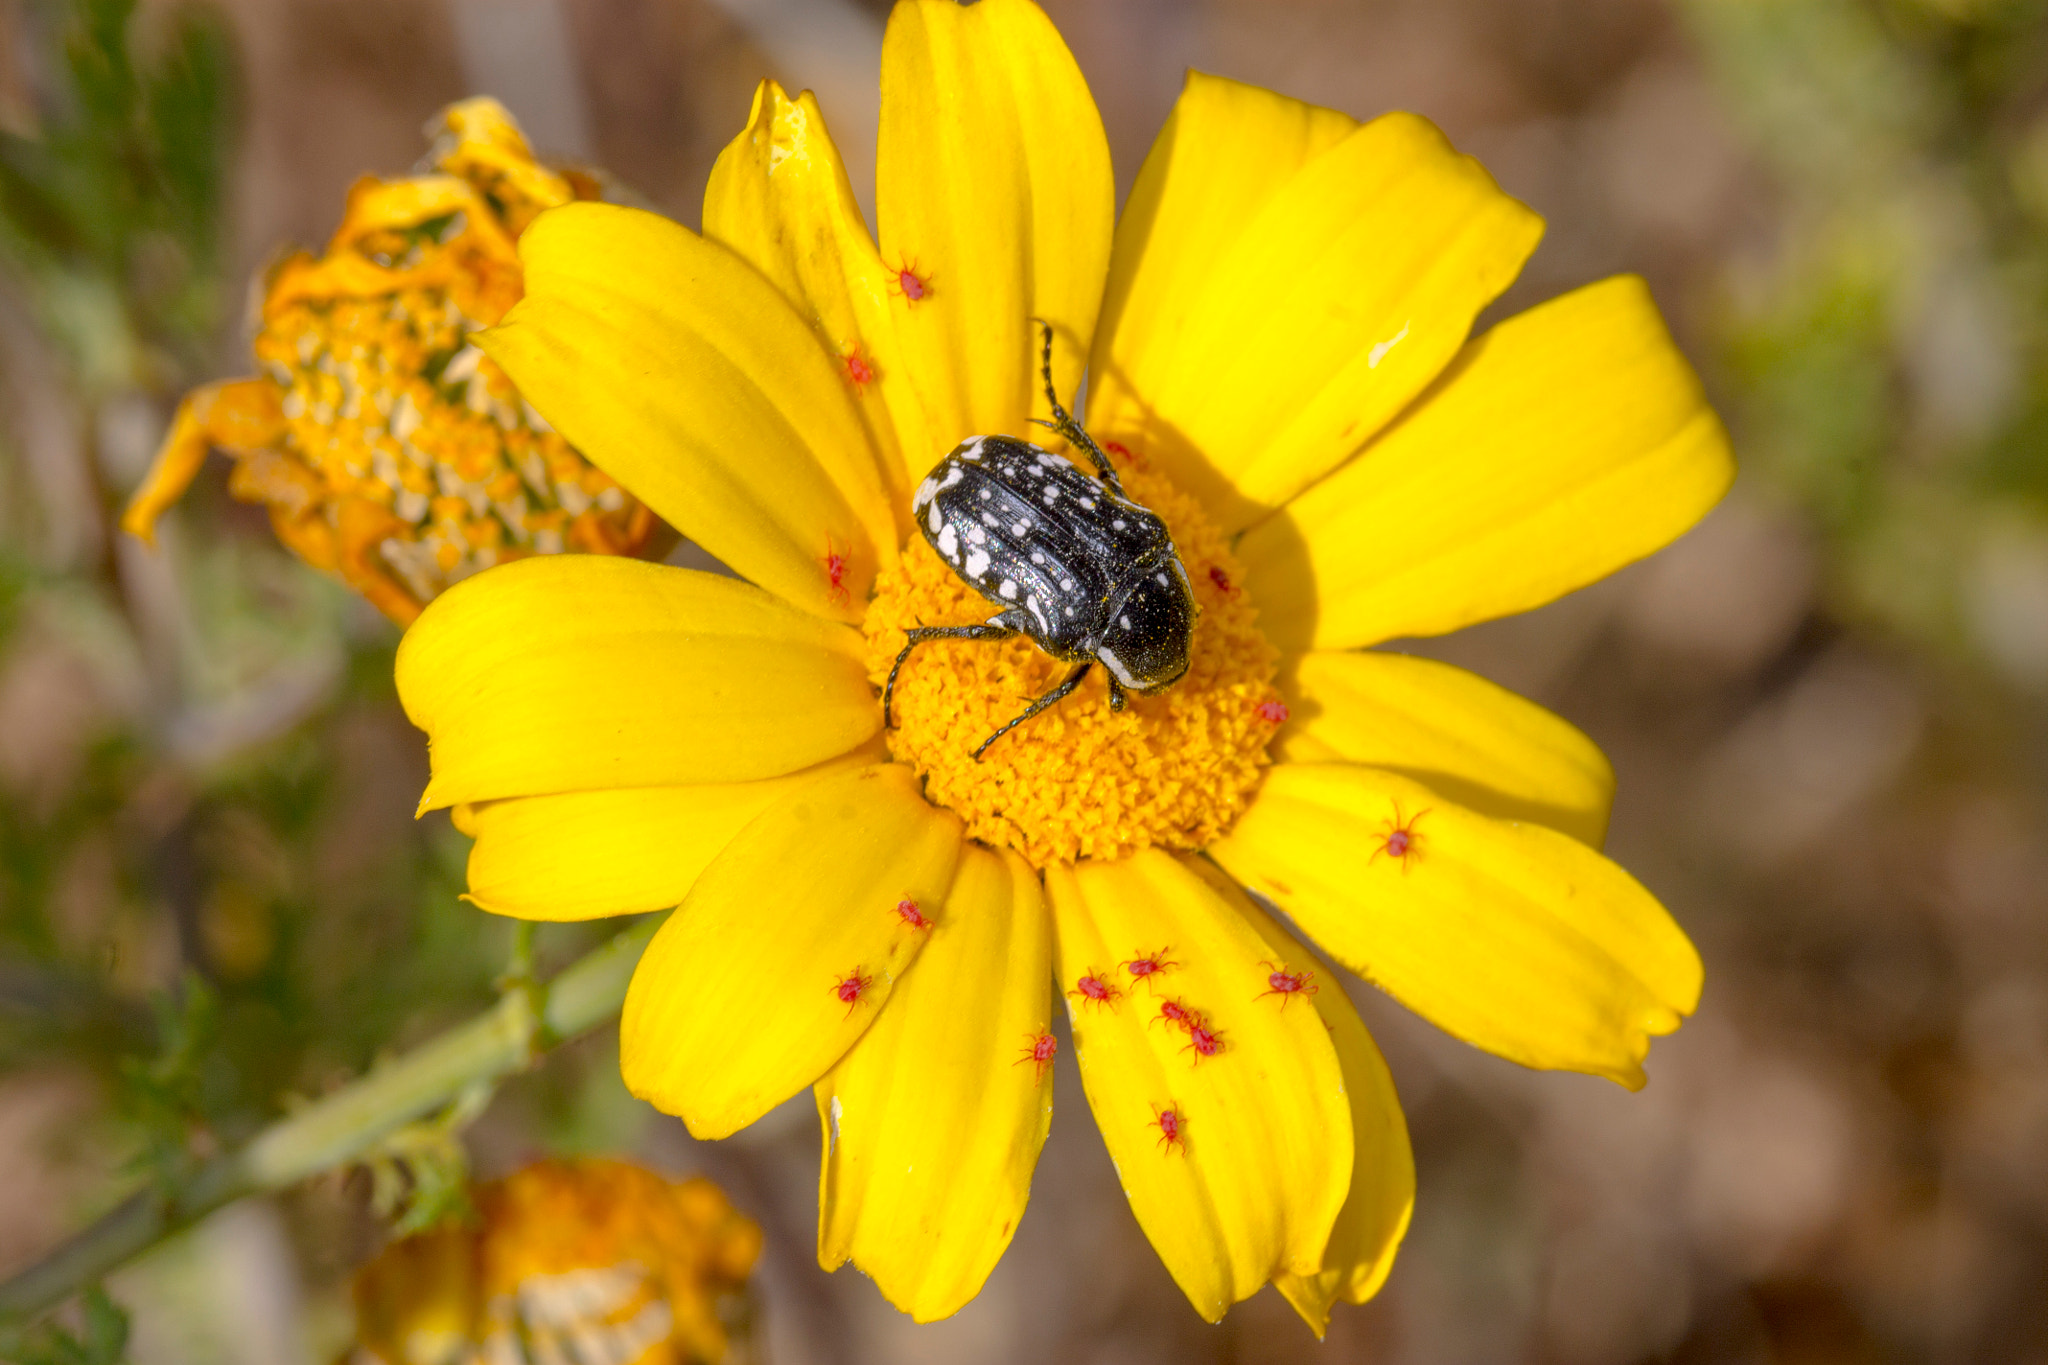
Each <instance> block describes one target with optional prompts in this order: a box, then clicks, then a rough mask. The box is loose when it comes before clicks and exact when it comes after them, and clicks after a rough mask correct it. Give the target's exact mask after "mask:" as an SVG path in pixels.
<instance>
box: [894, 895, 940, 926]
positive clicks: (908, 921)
mask: <svg viewBox="0 0 2048 1365" xmlns="http://www.w3.org/2000/svg"><path fill="white" fill-rule="evenodd" d="M896 914H897V916H898V917H899V918H901V919H902V921H903V923H904V924H905V925H907V926H909V927H910V928H912V929H918V930H929V929H930V928H931V927H932V922H931V919H930V918H929V917H928V916H927V915H926V914H925V913H924V911H922V910H920V909H918V907H917V902H916V901H914V900H912V899H910V898H909V897H908V896H905V897H904V898H903V899H902V900H900V901H897V902H896Z"/></svg>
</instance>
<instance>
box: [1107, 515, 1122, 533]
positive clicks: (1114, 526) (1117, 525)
mask: <svg viewBox="0 0 2048 1365" xmlns="http://www.w3.org/2000/svg"><path fill="white" fill-rule="evenodd" d="M1124 525H1125V522H1124V519H1123V518H1122V517H1118V518H1117V519H1116V520H1115V521H1112V522H1111V523H1110V524H1109V527H1110V529H1111V530H1112V531H1121V530H1123V529H1124Z"/></svg>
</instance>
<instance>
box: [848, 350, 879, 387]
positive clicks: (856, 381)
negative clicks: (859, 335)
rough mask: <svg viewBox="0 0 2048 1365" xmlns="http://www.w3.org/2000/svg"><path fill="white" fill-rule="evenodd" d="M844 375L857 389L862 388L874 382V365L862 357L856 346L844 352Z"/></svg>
mask: <svg viewBox="0 0 2048 1365" xmlns="http://www.w3.org/2000/svg"><path fill="white" fill-rule="evenodd" d="M846 377H847V378H848V379H851V380H852V381H853V386H854V387H855V388H857V389H864V388H866V387H867V386H868V385H869V384H871V383H873V382H874V378H875V367H874V366H872V365H870V364H868V362H867V361H866V360H865V359H863V358H862V356H861V353H860V347H858V346H856V347H854V348H853V349H852V350H850V351H848V352H847V353H846Z"/></svg>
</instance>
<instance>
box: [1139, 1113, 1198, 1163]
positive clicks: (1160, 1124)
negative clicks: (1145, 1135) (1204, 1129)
mask: <svg viewBox="0 0 2048 1365" xmlns="http://www.w3.org/2000/svg"><path fill="white" fill-rule="evenodd" d="M1145 1126H1146V1127H1147V1128H1157V1129H1158V1130H1159V1145H1160V1146H1161V1147H1164V1148H1165V1149H1166V1150H1167V1151H1169V1152H1171V1151H1172V1150H1173V1149H1174V1148H1176V1147H1178V1148H1179V1149H1180V1150H1181V1152H1182V1153H1183V1154H1185V1153H1186V1152H1187V1149H1188V1138H1187V1133H1186V1132H1185V1131H1184V1130H1185V1129H1186V1127H1187V1117H1186V1116H1185V1115H1183V1114H1182V1113H1181V1112H1180V1110H1178V1109H1171V1108H1169V1109H1161V1108H1160V1107H1159V1106H1158V1105H1156V1104H1155V1105H1153V1106H1152V1122H1150V1123H1148V1124H1146V1125H1145Z"/></svg>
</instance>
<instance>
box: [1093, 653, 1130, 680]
mask: <svg viewBox="0 0 2048 1365" xmlns="http://www.w3.org/2000/svg"><path fill="white" fill-rule="evenodd" d="M1095 657H1096V658H1098V659H1100V660H1102V666H1103V667H1104V668H1106V669H1108V670H1109V671H1110V672H1112V673H1114V674H1116V680H1117V681H1118V682H1120V683H1122V684H1123V685H1124V686H1125V687H1132V688H1136V687H1139V686H1140V684H1139V682H1138V680H1137V679H1136V678H1134V677H1132V676H1131V670H1130V669H1128V668H1125V667H1124V661H1123V660H1122V659H1119V658H1117V657H1116V654H1115V653H1114V652H1113V651H1110V650H1107V649H1098V650H1096V651H1095Z"/></svg>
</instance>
